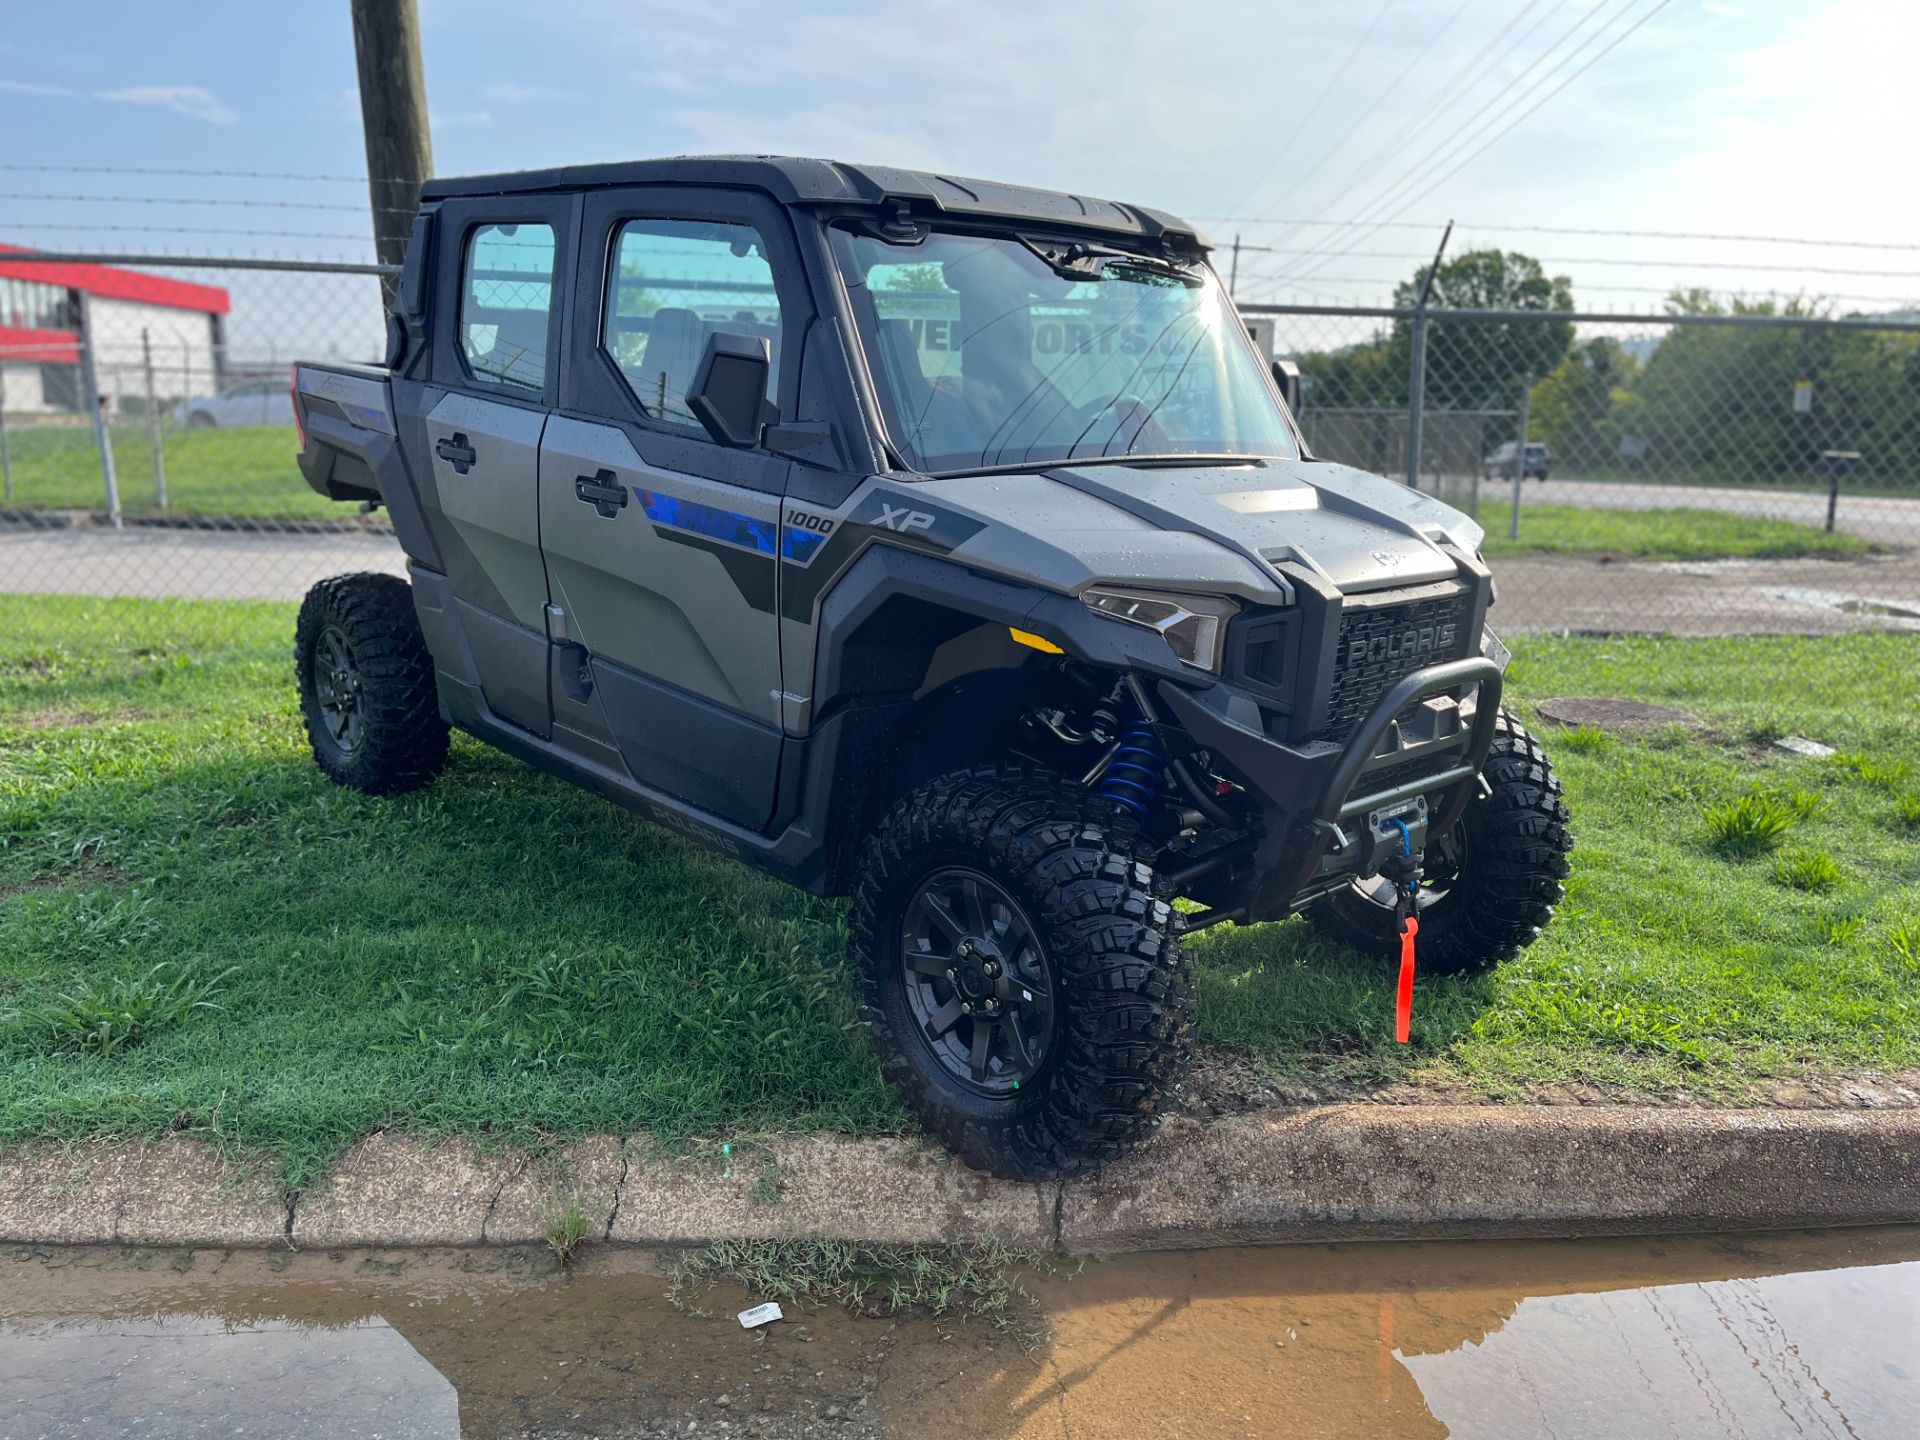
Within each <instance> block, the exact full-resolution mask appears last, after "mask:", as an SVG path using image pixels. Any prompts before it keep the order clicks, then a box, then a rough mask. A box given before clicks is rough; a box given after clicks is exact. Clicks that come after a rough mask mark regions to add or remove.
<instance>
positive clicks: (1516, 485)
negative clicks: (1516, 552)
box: [1507, 375, 1533, 540]
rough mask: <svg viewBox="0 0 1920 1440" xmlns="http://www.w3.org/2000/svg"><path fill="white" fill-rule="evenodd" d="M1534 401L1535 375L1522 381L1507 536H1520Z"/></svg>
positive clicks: (1514, 538)
mask: <svg viewBox="0 0 1920 1440" xmlns="http://www.w3.org/2000/svg"><path fill="white" fill-rule="evenodd" d="M1532 403H1533V377H1532V376H1531V375H1529V376H1526V377H1525V378H1524V379H1522V380H1521V382H1520V438H1519V439H1518V440H1517V441H1515V442H1514V443H1515V446H1516V448H1515V450H1514V452H1513V514H1512V516H1511V517H1509V519H1508V520H1507V538H1508V539H1509V540H1518V539H1519V538H1520V492H1521V491H1522V490H1523V489H1525V488H1526V484H1527V410H1528V407H1529V406H1530V405H1531V404H1532Z"/></svg>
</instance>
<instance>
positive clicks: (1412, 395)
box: [1407, 220, 1453, 490]
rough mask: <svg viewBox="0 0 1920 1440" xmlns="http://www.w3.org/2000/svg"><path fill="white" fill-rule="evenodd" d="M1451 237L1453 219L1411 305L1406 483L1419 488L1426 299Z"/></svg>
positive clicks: (1424, 398)
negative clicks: (1411, 333) (1411, 337)
mask: <svg viewBox="0 0 1920 1440" xmlns="http://www.w3.org/2000/svg"><path fill="white" fill-rule="evenodd" d="M1452 238H1453V221H1451V220H1449V221H1447V228H1446V229H1444V230H1442V231H1441V232H1440V243H1439V244H1438V245H1436V246H1434V249H1433V263H1432V264H1431V265H1429V266H1427V277H1426V279H1424V280H1422V281H1421V282H1420V297H1419V299H1417V300H1415V301H1414V305H1413V312H1414V313H1413V363H1412V365H1411V366H1410V367H1409V368H1408V374H1407V485H1408V487H1409V488H1410V489H1414V490H1418V489H1419V488H1420V427H1421V423H1422V421H1423V419H1424V418H1425V416H1426V410H1427V302H1428V301H1430V300H1432V299H1433V282H1434V279H1435V277H1437V276H1438V275H1439V274H1440V257H1441V256H1442V255H1445V254H1446V253H1447V241H1448V240H1450V239H1452Z"/></svg>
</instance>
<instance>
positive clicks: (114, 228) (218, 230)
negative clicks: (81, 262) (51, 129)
mask: <svg viewBox="0 0 1920 1440" xmlns="http://www.w3.org/2000/svg"><path fill="white" fill-rule="evenodd" d="M7 228H8V229H9V230H59V231H62V232H65V233H70V234H81V235H228V236H246V237H248V238H255V239H276V240H360V241H364V242H366V243H367V244H372V243H373V236H372V235H371V234H367V235H356V234H353V233H351V232H349V231H344V230H242V229H233V228H223V227H220V226H209V225H79V224H62V223H60V222H58V221H40V220H24V221H9V222H8V226H7Z"/></svg>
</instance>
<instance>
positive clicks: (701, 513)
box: [633, 485, 818, 555]
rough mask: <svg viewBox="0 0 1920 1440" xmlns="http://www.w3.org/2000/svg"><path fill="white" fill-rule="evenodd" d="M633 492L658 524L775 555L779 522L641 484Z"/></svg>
mask: <svg viewBox="0 0 1920 1440" xmlns="http://www.w3.org/2000/svg"><path fill="white" fill-rule="evenodd" d="M633 493H634V494H635V495H636V496H637V497H638V498H639V501H640V508H641V509H642V510H644V511H646V512H647V518H648V519H649V520H651V521H652V522H653V523H654V524H656V525H664V526H666V527H667V528H669V529H672V530H686V531H689V532H691V533H692V534H695V535H704V536H706V537H707V538H708V539H709V540H718V541H721V542H722V543H723V544H727V545H738V546H740V547H741V548H742V549H745V550H754V551H758V552H759V553H760V554H762V555H772V554H774V553H776V549H777V547H776V546H775V544H774V539H773V532H774V530H775V529H776V528H777V527H778V525H779V523H780V522H779V521H777V520H760V519H756V518H755V517H754V516H752V515H742V514H741V513H740V512H739V511H737V510H722V509H721V508H720V507H719V506H717V505H702V504H701V503H700V502H699V501H697V500H683V499H681V498H680V497H679V496H678V495H663V494H661V493H660V492H659V491H658V490H642V489H641V488H640V487H639V486H638V485H636V486H634V487H633ZM814 538H818V537H814Z"/></svg>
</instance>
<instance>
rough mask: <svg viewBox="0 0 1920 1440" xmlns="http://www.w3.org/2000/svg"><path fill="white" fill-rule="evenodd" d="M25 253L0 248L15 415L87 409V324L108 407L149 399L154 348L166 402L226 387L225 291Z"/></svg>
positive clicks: (4, 390)
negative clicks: (83, 343) (83, 347)
mask: <svg viewBox="0 0 1920 1440" xmlns="http://www.w3.org/2000/svg"><path fill="white" fill-rule="evenodd" d="M18 253H23V252H21V251H20V250H19V248H18V247H17V246H12V245H0V405H4V406H5V408H6V411H7V413H8V414H9V415H35V414H42V415H44V414H58V413H61V412H66V413H71V414H79V413H82V412H83V405H82V399H81V390H82V387H81V380H80V375H81V370H80V338H81V334H82V330H83V327H87V326H90V327H91V329H92V334H93V347H94V365H95V368H96V372H97V376H98V380H99V385H100V393H101V394H103V395H105V396H106V397H107V404H108V408H109V411H110V412H118V413H124V412H127V411H129V410H136V411H137V410H139V409H140V408H141V407H143V406H144V405H145V403H146V388H147V371H146V367H147V362H148V356H149V354H150V355H151V363H152V367H153V389H154V398H155V400H156V402H157V403H159V404H160V405H163V406H165V405H171V404H172V403H173V402H175V401H177V400H181V399H185V398H187V397H189V396H193V395H205V394H210V393H212V392H214V391H217V390H218V389H220V387H221V384H222V382H223V381H224V380H225V378H226V376H225V349H226V345H225V317H226V316H227V314H228V313H229V312H230V311H231V310H232V308H233V306H232V302H231V300H230V299H229V297H228V295H227V292H226V291H225V290H223V289H222V288H220V287H219V286H217V285H196V284H194V283H192V282H191V281H186V280H174V279H171V278H169V277H167V276H164V275H153V274H148V273H147V272H145V271H140V270H122V269H118V268H116V267H114V266H111V265H95V264H91V263H83V262H79V261H45V260H14V259H9V258H7V257H8V256H9V255H12V254H18Z"/></svg>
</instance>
